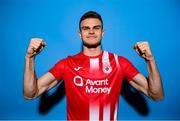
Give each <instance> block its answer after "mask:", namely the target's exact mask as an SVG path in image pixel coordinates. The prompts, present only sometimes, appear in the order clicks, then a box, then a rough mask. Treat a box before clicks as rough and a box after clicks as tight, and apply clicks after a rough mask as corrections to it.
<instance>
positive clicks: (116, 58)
mask: <svg viewBox="0 0 180 121" xmlns="http://www.w3.org/2000/svg"><path fill="white" fill-rule="evenodd" d="M114 58H115V61H116V65H117V66H118V67H119V60H118V56H117V55H116V54H114Z"/></svg>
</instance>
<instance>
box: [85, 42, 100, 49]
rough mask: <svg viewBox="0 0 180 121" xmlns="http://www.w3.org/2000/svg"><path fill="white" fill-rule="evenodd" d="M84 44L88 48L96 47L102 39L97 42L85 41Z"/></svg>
mask: <svg viewBox="0 0 180 121" xmlns="http://www.w3.org/2000/svg"><path fill="white" fill-rule="evenodd" d="M83 45H84V46H86V47H87V48H96V47H98V46H100V45H101V41H100V42H97V43H87V42H83Z"/></svg>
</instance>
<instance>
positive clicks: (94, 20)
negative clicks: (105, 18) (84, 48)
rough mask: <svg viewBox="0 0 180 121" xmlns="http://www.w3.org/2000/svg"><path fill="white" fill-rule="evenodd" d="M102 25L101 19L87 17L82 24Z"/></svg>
mask: <svg viewBox="0 0 180 121" xmlns="http://www.w3.org/2000/svg"><path fill="white" fill-rule="evenodd" d="M97 25H102V23H101V21H100V20H99V19H97V18H87V19H84V20H83V21H82V22H81V26H97Z"/></svg>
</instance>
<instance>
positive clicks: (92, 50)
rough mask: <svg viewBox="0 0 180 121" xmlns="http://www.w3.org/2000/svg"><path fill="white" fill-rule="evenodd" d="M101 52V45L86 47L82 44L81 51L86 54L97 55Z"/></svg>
mask: <svg viewBox="0 0 180 121" xmlns="http://www.w3.org/2000/svg"><path fill="white" fill-rule="evenodd" d="M101 52H102V49H101V46H98V47H96V48H88V47H86V46H83V53H84V54H85V55H87V56H98V55H100V54H101Z"/></svg>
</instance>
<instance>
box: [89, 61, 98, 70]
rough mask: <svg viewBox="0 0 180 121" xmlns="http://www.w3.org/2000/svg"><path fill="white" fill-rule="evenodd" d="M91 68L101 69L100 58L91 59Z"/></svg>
mask: <svg viewBox="0 0 180 121" xmlns="http://www.w3.org/2000/svg"><path fill="white" fill-rule="evenodd" d="M90 70H91V71H98V70H99V58H93V59H92V58H91V59H90Z"/></svg>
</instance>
